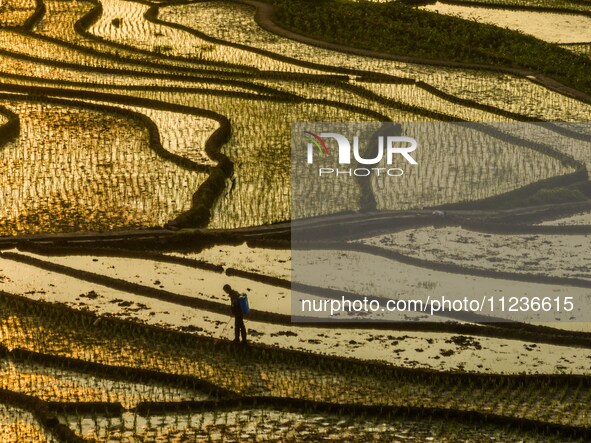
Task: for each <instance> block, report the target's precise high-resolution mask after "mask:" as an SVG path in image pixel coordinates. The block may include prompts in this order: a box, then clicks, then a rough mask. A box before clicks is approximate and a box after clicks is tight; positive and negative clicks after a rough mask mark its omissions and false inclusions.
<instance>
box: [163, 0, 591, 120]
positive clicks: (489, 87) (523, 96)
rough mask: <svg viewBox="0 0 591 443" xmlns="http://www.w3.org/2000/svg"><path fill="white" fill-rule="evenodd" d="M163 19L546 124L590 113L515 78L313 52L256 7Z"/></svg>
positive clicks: (197, 8)
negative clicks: (262, 20) (257, 14)
mask: <svg viewBox="0 0 591 443" xmlns="http://www.w3.org/2000/svg"><path fill="white" fill-rule="evenodd" d="M158 17H159V19H160V20H162V21H165V22H166V21H168V22H171V23H179V24H182V25H184V26H186V27H188V28H192V27H193V28H196V29H197V30H199V31H201V32H203V33H205V34H208V35H211V36H212V37H214V38H218V39H220V40H228V41H230V42H245V41H246V42H248V46H251V47H255V48H260V49H264V50H266V51H269V52H271V53H275V54H282V55H283V56H285V57H290V58H294V59H296V60H301V61H310V62H315V61H317V60H323V63H325V64H326V65H330V66H333V67H346V68H349V69H351V68H353V69H356V70H360V71H365V72H379V73H384V74H390V75H394V76H399V77H403V78H412V79H415V80H421V81H424V82H426V83H427V84H429V85H432V86H435V87H436V88H438V89H440V90H442V91H445V92H447V93H449V94H451V95H455V96H458V97H461V98H464V99H470V100H474V101H476V102H479V103H486V104H488V105H491V106H494V107H498V108H500V109H505V110H507V111H510V112H514V113H518V114H523V115H529V116H532V117H536V118H542V119H544V120H549V121H553V120H569V121H571V120H581V121H585V120H586V119H587V117H588V115H589V112H590V108H589V105H587V104H584V103H582V102H580V101H578V100H575V99H571V98H568V97H565V96H563V95H561V94H559V93H557V92H554V91H550V90H548V89H547V88H545V87H543V86H541V85H538V84H535V83H532V82H531V81H529V80H528V79H523V78H520V77H517V76H514V75H509V74H501V73H494V72H486V71H470V70H466V69H454V68H444V67H431V66H428V65H417V64H410V63H401V62H395V61H391V60H380V59H375V58H369V57H362V56H357V55H354V54H343V53H339V52H336V51H331V50H327V49H323V48H317V47H315V48H314V50H313V51H311V50H310V48H311V47H310V46H309V45H306V44H302V43H299V42H296V41H293V40H288V39H286V38H284V37H280V36H277V35H274V34H271V33H270V32H268V31H266V30H263V29H262V28H260V27H259V26H258V25H257V24H256V22H255V21H254V19H253V9H252V7H251V6H248V5H238V4H236V3H234V2H217V1H216V2H199V3H192V4H186V5H183V4H181V5H173V6H166V7H163V8H161V9H160V10H159V15H158ZM201 24H202V25H201ZM312 54H313V55H312ZM567 109H568V111H565V110H567Z"/></svg>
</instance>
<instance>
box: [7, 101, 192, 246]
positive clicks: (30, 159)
mask: <svg viewBox="0 0 591 443" xmlns="http://www.w3.org/2000/svg"><path fill="white" fill-rule="evenodd" d="M4 100H5V101H4V102H3V106H5V107H7V108H8V109H11V110H13V111H14V112H16V113H17V114H19V120H20V127H21V130H20V136H19V138H18V139H17V140H15V141H14V142H12V143H9V144H8V145H6V146H5V147H4V150H3V151H2V155H3V157H4V168H5V174H4V180H5V184H4V186H5V188H7V189H9V190H10V191H9V192H6V193H5V194H3V197H2V201H3V204H2V207H4V208H5V211H9V212H6V213H5V215H4V217H3V219H4V223H3V225H4V226H3V232H4V235H6V234H10V233H15V232H23V231H27V232H39V231H43V232H51V231H55V230H59V231H64V230H66V231H67V230H79V229H87V230H97V229H98V230H100V229H104V228H106V227H110V228H113V227H116V226H119V227H125V226H128V227H129V226H142V225H143V226H145V225H151V224H163V223H165V222H166V221H168V220H169V219H170V218H172V217H173V216H174V215H175V214H179V213H181V212H182V211H185V210H187V209H188V206H187V203H188V202H189V204H190V201H191V196H192V194H193V192H194V190H195V189H197V187H198V186H199V184H200V183H202V182H203V180H204V177H203V174H200V173H197V172H191V171H183V170H182V169H180V168H178V167H177V166H175V165H172V164H170V163H168V162H166V161H163V160H161V159H159V158H158V155H157V154H156V153H155V152H153V151H151V149H150V147H149V146H150V142H149V139H148V137H147V135H148V134H147V131H146V129H145V128H143V127H141V125H140V124H139V122H137V121H134V120H127V121H126V120H124V119H122V118H121V117H117V116H112V115H109V114H104V113H101V112H97V111H91V110H84V109H80V108H72V107H68V106H60V105H59V104H42V103H36V102H31V101H24V102H18V101H14V100H10V101H6V97H5V98H4ZM99 111H100V108H99ZM53 122H58V123H53ZM115 122H117V125H115ZM105 133H108V134H109V138H110V140H109V139H108V138H105V137H104V136H105ZM98 134H102V136H103V137H100V138H99V137H98ZM105 143H107V144H108V146H107V145H105ZM42 147H43V149H41V148H42ZM74 148H75V149H74ZM66 157H67V158H66ZM148 164H149V165H150V166H149V168H148V169H146V167H147V165H148ZM155 165H160V168H156V167H155ZM65 176H68V177H69V178H70V179H69V180H67V181H66V180H65ZM154 176H155V177H157V180H153V177H154ZM60 177H61V179H60ZM31 178H33V179H31ZM72 179H74V180H73V181H72ZM167 194H168V195H167ZM95 208H104V209H103V210H102V211H96V209H95ZM142 214H143V215H142Z"/></svg>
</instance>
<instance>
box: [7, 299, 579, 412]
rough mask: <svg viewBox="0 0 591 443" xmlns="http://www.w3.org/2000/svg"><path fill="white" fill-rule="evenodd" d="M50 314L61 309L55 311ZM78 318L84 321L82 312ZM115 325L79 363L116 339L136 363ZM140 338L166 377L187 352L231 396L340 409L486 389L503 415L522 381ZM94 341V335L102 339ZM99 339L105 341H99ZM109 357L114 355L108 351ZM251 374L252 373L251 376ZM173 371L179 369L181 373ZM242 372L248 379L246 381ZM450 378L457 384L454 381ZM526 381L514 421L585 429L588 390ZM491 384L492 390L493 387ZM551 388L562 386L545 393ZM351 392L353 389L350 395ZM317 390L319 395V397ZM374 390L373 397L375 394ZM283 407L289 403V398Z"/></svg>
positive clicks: (458, 402) (454, 403) (455, 404)
mask: <svg viewBox="0 0 591 443" xmlns="http://www.w3.org/2000/svg"><path fill="white" fill-rule="evenodd" d="M13 306H14V305H13ZM56 308H57V309H61V308H59V307H56ZM51 311H53V308H51V309H47V308H45V309H44V310H43V318H39V320H41V321H42V322H44V323H46V322H47V321H48V320H49V321H50V322H51V323H55V320H53V321H52V320H50V319H49V318H48V317H51V314H50V312H51ZM4 312H5V311H4ZM13 312H14V311H13ZM82 315H83V316H88V314H82ZM74 317H76V316H72V315H69V316H67V318H64V319H60V320H58V321H60V322H61V323H69V322H71V321H72V320H74ZM67 319H69V321H67ZM7 320H8V321H3V329H2V330H3V337H6V338H8V337H9V335H8V334H6V332H8V331H13V330H14V331H15V332H16V331H18V330H20V331H22V332H25V331H26V334H28V335H29V338H32V337H31V334H32V333H33V334H34V335H36V334H37V332H36V328H35V327H31V326H33V324H31V323H29V322H30V320H32V317H31V316H30V314H29V316H23V315H22V314H21V315H19V316H18V318H17V317H9V318H8V319H7ZM23 321H27V322H28V323H29V325H28V326H29V327H27V328H26V329H22V326H24V324H23V323H22V322H23ZM83 321H85V320H83ZM33 323H34V322H33ZM123 325H124V323H119V324H118V325H117V326H115V327H114V324H113V323H111V324H110V325H108V326H107V325H103V326H102V327H99V328H95V329H93V330H91V331H89V330H88V328H82V329H81V331H82V333H83V334H82V335H86V336H87V337H88V336H89V335H90V336H94V337H93V338H92V339H91V341H92V342H93V343H94V345H95V346H98V349H100V351H99V354H94V353H91V354H89V355H88V356H87V358H90V359H96V358H97V357H98V358H100V354H102V355H103V356H106V355H107V354H108V353H109V351H108V349H109V348H111V349H113V348H114V347H117V344H115V343H113V344H112V345H114V346H112V345H111V344H109V342H110V341H111V340H113V338H115V337H116V336H117V335H119V336H120V338H119V339H117V341H122V342H123V343H126V346H125V347H123V348H122V351H123V353H125V354H127V352H126V351H131V352H130V357H131V356H132V358H133V359H134V360H136V361H134V362H133V363H135V364H134V366H137V358H138V356H139V354H138V352H137V351H136V352H133V351H135V350H133V347H134V346H135V345H134V344H133V343H134V342H137V343H139V342H138V339H139V340H141V336H142V335H143V334H142V333H141V332H140V333H139V335H138V333H137V332H139V331H141V330H142V328H141V327H139V326H137V325H130V326H129V327H130V328H131V329H127V328H126V329H127V332H124V333H123V334H122V332H123V331H121V330H120V331H117V329H119V328H121V329H123V328H124V326H123ZM15 326H16V328H17V329H16V330H15V329H13V328H14V327H15ZM68 326H70V325H66V324H64V327H62V328H59V327H58V328H52V329H51V330H49V331H48V333H49V334H55V333H58V331H59V330H60V329H61V330H62V331H63V332H66V336H64V337H62V340H64V339H66V342H68V341H69V340H68V339H67V337H68V336H71V334H72V333H73V332H74V333H75V334H77V335H79V337H77V339H76V340H74V343H77V345H76V346H77V347H80V346H81V345H83V344H84V343H85V342H88V339H87V340H80V338H82V336H81V331H80V330H79V331H76V332H75V330H73V329H71V328H68ZM103 328H105V329H106V330H105V329H103ZM138 328H139V329H138ZM79 329H80V328H79ZM133 330H135V331H136V333H134V334H131V335H130V334H129V332H131V331H133ZM60 332H61V331H60ZM146 332H147V333H148V334H149V335H150V336H151V338H152V339H151V340H149V342H148V343H149V344H148V343H145V344H144V345H143V346H142V352H141V353H142V354H143V355H144V356H147V355H148V354H152V353H153V352H156V353H159V354H161V355H162V356H164V355H166V354H169V353H170V352H172V353H173V354H175V355H174V356H172V355H171V357H173V358H172V360H169V364H170V363H172V365H167V366H164V367H160V370H166V371H169V370H171V369H172V370H173V371H174V368H175V367H176V368H177V371H178V369H179V366H181V367H182V366H183V365H185V364H188V362H187V361H186V360H185V358H179V357H180V355H182V354H183V353H186V352H189V353H190V354H192V357H190V358H189V360H190V361H191V365H195V364H196V363H200V364H202V365H204V364H208V363H209V364H212V363H213V364H215V362H213V361H212V360H217V364H220V363H221V364H222V366H221V367H220V368H219V369H218V370H217V371H213V372H211V373H210V374H209V377H208V379H210V380H211V379H216V380H218V381H224V382H225V383H227V382H230V385H231V386H232V387H233V388H234V389H237V390H238V392H243V393H244V394H247V393H249V392H257V391H258V392H268V393H269V394H270V395H280V396H282V397H283V396H288V397H289V396H295V397H296V398H309V399H311V400H315V401H331V402H341V403H351V402H359V403H360V404H376V405H378V404H390V405H396V404H404V405H410V406H415V405H416V406H420V405H424V403H423V402H424V399H425V398H430V399H431V400H430V401H429V404H430V406H432V407H433V406H437V405H439V404H441V405H442V407H446V408H450V407H451V408H454V409H462V410H466V409H465V408H466V407H465V406H464V405H463V401H462V398H463V396H462V394H461V392H462V391H463V390H467V392H470V395H471V397H472V396H473V397H474V398H475V399H476V401H475V402H474V405H472V406H469V407H468V410H478V409H479V408H482V407H484V408H486V409H487V410H490V409H489V408H488V407H487V405H490V403H491V397H490V389H491V385H490V384H491V383H492V385H493V386H495V385H496V386H497V389H496V397H495V398H497V399H498V405H496V407H494V408H493V410H492V411H491V412H492V413H497V411H504V410H507V409H508V408H507V406H510V405H511V404H514V403H513V399H514V398H515V393H516V392H515V391H516V389H522V388H518V386H523V385H522V383H524V381H526V380H528V379H527V378H526V379H523V377H521V378H519V380H520V381H518V379H515V382H513V381H511V380H512V379H511V377H507V376H505V377H503V376H501V377H500V378H498V377H497V378H495V377H488V376H487V377H486V378H483V377H480V378H474V377H467V375H462V374H457V375H453V374H452V375H449V374H447V375H446V374H435V373H429V372H421V371H418V370H407V371H405V372H404V373H401V374H399V376H395V377H393V374H390V375H388V376H385V375H386V374H385V373H384V374H382V375H378V374H379V373H381V372H383V371H386V372H388V371H394V373H396V371H399V370H396V369H388V368H386V367H381V366H375V367H374V366H372V365H369V366H363V367H361V366H360V367H358V370H359V371H361V372H357V369H353V368H354V367H356V366H355V365H354V366H350V365H351V363H347V362H344V361H334V362H333V363H331V361H330V360H326V358H314V359H308V360H307V362H306V364H305V365H303V367H300V366H302V365H301V358H299V357H297V355H295V354H294V355H293V357H290V355H291V354H290V353H289V352H288V353H285V351H279V350H271V349H268V350H265V349H261V350H258V349H256V348H252V349H251V351H250V353H245V352H238V353H236V349H233V348H232V347H231V346H230V347H226V346H222V347H220V346H215V345H214V346H213V348H212V347H211V345H207V344H206V343H203V344H204V345H205V346H198V345H197V343H199V341H192V343H191V345H192V346H190V345H189V344H188V343H187V344H186V345H182V343H183V341H184V340H183V339H182V338H181V337H177V338H176V339H175V338H174V336H170V335H169V339H170V338H172V339H173V342H174V343H170V344H169V345H167V346H162V343H160V345H157V344H155V343H154V338H157V336H158V332H155V331H151V332H150V331H149V330H148V331H145V330H144V334H145V333H146ZM162 332H163V331H162ZM46 335H47V333H46ZM100 336H102V338H101V337H100ZM10 338H12V337H10ZM88 338H90V337H88ZM105 339H107V340H106V341H105ZM35 341H36V340H35V339H34V340H33V341H30V340H29V346H30V343H32V342H35ZM119 344H121V343H119ZM76 346H74V347H72V348H71V349H76ZM154 346H156V347H157V348H158V351H156V347H154ZM207 348H209V352H206V354H207V355H206V354H204V353H203V351H206V350H207ZM113 351H115V350H114V349H113ZM195 352H197V353H199V354H201V358H196V355H195ZM261 352H262V355H264V356H266V357H265V359H266V360H265V361H263V362H262V361H261V354H260V353H261ZM179 354H180V355H179ZM153 357H154V356H153ZM187 357H188V355H187ZM277 358H280V360H276V359H277ZM237 359H238V360H237ZM281 361H282V362H281ZM290 361H291V363H290ZM296 361H297V362H298V363H297V365H298V369H297V370H289V368H290V367H291V365H293V364H296ZM238 362H239V363H238ZM333 364H334V365H336V366H334V369H333V370H328V371H327V369H329V368H330V367H331V366H332V365H333ZM315 366H316V369H314V367H315ZM164 368H165V369H164ZM347 368H348V369H347ZM185 369H188V368H185ZM253 370H254V371H255V372H252V371H253ZM351 370H353V371H354V373H355V375H353V373H350V372H349V371H351ZM374 371H377V372H374ZM175 372H176V371H175ZM181 372H183V371H182V370H181ZM190 373H191V374H194V373H195V372H194V370H193V371H191V372H190ZM246 373H248V375H247V374H246ZM257 373H258V374H259V375H258V377H257V376H255V374H257ZM241 374H242V375H241ZM352 376H353V377H354V379H355V380H356V383H355V385H354V388H353V389H352V388H351V384H350V380H351V377H352ZM226 377H228V380H223V378H226ZM261 377H262V380H261ZM316 377H318V378H316ZM376 377H377V378H376ZM257 378H258V379H259V380H261V381H262V382H263V383H262V384H261V385H259V387H258V388H257V387H256V386H257V384H258V383H257V381H256V379H257ZM220 379H222V380H220ZM454 379H457V380H455V381H454ZM402 380H405V382H404V383H401V381H402ZM460 380H462V381H460ZM470 380H472V381H470ZM501 380H504V381H501ZM534 380H535V381H534ZM531 381H532V382H534V383H535V384H534V386H535V391H536V395H537V394H538V391H539V396H540V402H539V404H537V405H536V408H535V410H533V408H532V409H528V410H526V411H520V412H519V413H518V414H517V415H516V416H517V417H524V418H528V417H530V418H534V417H535V418H543V419H544V420H548V421H551V422H554V423H569V424H585V423H587V420H588V417H587V416H586V415H585V411H577V412H573V411H571V410H570V409H569V408H570V406H569V405H571V404H573V403H571V402H574V403H578V402H580V401H583V402H585V401H586V400H584V398H586V397H581V395H583V396H587V395H589V391H588V387H581V385H580V384H579V383H577V382H576V381H575V382H574V384H572V387H568V386H571V385H570V384H566V385H564V384H562V383H561V382H560V381H559V380H558V379H557V380H556V382H557V383H560V384H559V385H554V384H553V383H554V382H553V381H552V379H547V380H546V381H544V379H535V378H533V379H531ZM573 381H574V380H573ZM499 382H500V384H498V383H499ZM259 383H260V382H259ZM341 383H342V384H341ZM548 383H550V384H548ZM264 386H268V387H271V386H272V388H271V389H270V390H267V389H268V388H267V389H264V388H263V387H264ZM531 386H532V385H531V384H530V383H527V384H526V385H525V387H526V388H530V387H531ZM551 386H562V387H557V388H556V389H548V388H549V387H551ZM583 386H586V385H583ZM355 387H358V389H357V388H355ZM374 387H375V389H376V392H367V391H368V390H370V391H373V388H374ZM418 387H420V389H418V390H417V388H418ZM261 388H263V390H262V391H260V389H261ZM424 389H427V390H428V391H429V392H431V394H430V395H426V396H425V393H426V392H425V391H424ZM320 392H323V393H325V394H323V395H320ZM378 392H380V393H381V394H378ZM328 393H330V398H326V395H327V394H328ZM480 393H481V394H480ZM575 393H577V394H575ZM269 394H265V395H269ZM546 394H547V395H548V396H549V397H548V398H546ZM558 398H561V399H562V400H561V401H557V399H558ZM479 399H481V400H479ZM287 401H288V402H289V400H287ZM398 401H400V403H398ZM382 402H385V403H382ZM573 414H574V415H573Z"/></svg>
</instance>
